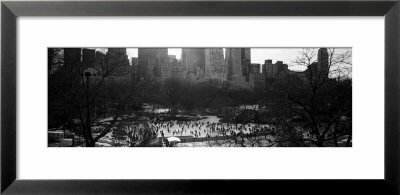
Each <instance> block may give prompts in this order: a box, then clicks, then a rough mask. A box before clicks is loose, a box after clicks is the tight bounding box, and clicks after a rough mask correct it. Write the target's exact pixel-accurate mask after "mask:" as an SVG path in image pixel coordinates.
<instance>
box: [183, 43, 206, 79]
mask: <svg viewBox="0 0 400 195" xmlns="http://www.w3.org/2000/svg"><path fill="white" fill-rule="evenodd" d="M182 62H183V63H184V64H185V67H186V71H187V72H188V73H194V74H200V73H199V72H198V71H201V72H202V73H204V70H205V49H204V48H183V49H182Z"/></svg>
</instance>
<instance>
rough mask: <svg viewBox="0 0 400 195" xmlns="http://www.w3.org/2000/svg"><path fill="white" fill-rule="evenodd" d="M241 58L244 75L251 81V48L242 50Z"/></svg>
mask: <svg viewBox="0 0 400 195" xmlns="http://www.w3.org/2000/svg"><path fill="white" fill-rule="evenodd" d="M241 57H242V75H243V76H245V77H246V80H247V81H248V80H249V66H250V63H251V49H250V48H241Z"/></svg>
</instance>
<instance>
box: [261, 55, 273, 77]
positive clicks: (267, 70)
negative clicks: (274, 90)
mask: <svg viewBox="0 0 400 195" xmlns="http://www.w3.org/2000/svg"><path fill="white" fill-rule="evenodd" d="M262 72H263V74H264V75H265V77H266V78H273V76H274V72H273V64H272V60H270V59H268V60H265V61H264V65H263V68H262Z"/></svg>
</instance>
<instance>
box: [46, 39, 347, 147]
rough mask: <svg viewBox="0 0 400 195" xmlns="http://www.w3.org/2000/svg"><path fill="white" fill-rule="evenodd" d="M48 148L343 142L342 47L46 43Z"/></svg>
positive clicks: (344, 72)
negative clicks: (49, 45)
mask: <svg viewBox="0 0 400 195" xmlns="http://www.w3.org/2000/svg"><path fill="white" fill-rule="evenodd" d="M47 50H48V129H47V131H48V147H352V48H329V47H327V48H223V47H221V48H165V47H164V48H90V47H88V48H47Z"/></svg>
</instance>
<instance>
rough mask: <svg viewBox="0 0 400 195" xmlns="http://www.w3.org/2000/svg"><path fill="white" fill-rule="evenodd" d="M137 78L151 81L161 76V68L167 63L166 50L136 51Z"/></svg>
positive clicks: (146, 49)
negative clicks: (137, 61)
mask: <svg viewBox="0 0 400 195" xmlns="http://www.w3.org/2000/svg"><path fill="white" fill-rule="evenodd" d="M138 58H139V66H138V76H139V78H140V79H145V80H152V79H154V78H155V77H156V76H160V77H161V75H162V72H161V71H163V70H164V69H162V68H161V66H163V65H165V64H166V63H168V61H169V59H168V49H167V48H139V49H138Z"/></svg>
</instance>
